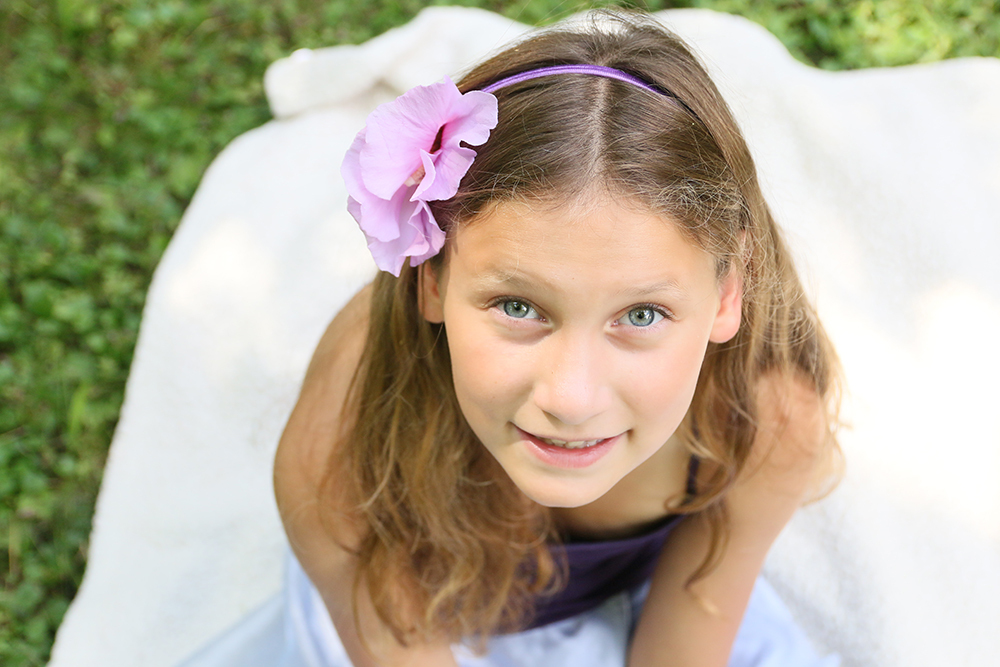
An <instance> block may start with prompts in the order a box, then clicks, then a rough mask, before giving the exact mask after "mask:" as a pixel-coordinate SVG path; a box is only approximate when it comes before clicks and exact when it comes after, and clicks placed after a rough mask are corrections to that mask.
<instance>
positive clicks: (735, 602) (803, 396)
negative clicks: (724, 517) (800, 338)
mask: <svg viewBox="0 0 1000 667" xmlns="http://www.w3.org/2000/svg"><path fill="white" fill-rule="evenodd" d="M758 392H759V393H758V414H759V421H760V423H759V426H758V432H757V438H756V440H755V441H754V448H753V452H752V454H751V459H750V461H749V462H748V464H747V466H746V468H745V470H744V472H743V473H742V474H741V476H740V479H738V480H737V482H736V484H735V485H734V487H733V488H732V490H731V491H730V492H729V494H728V495H727V496H726V499H727V503H728V509H729V542H728V546H727V548H726V551H725V554H724V555H723V557H722V560H721V562H720V563H719V565H718V567H717V568H716V569H715V570H713V571H712V572H711V573H710V574H709V575H708V576H706V577H705V578H704V579H701V580H699V581H698V582H696V583H695V584H694V585H692V586H691V588H690V590H689V589H687V588H686V587H685V584H686V583H687V580H688V578H689V577H690V576H691V574H692V573H693V572H694V571H695V570H696V569H697V567H698V566H699V565H700V563H701V561H702V559H703V558H704V556H705V554H706V553H707V552H708V545H709V530H708V525H707V522H705V521H704V520H703V519H702V518H701V517H699V516H697V515H695V516H692V517H689V518H688V519H685V520H684V521H683V522H682V523H681V524H680V525H679V526H678V527H677V528H676V529H675V531H674V533H673V534H672V535H671V537H670V539H669V540H668V541H667V544H666V546H665V548H664V550H663V552H662V553H661V555H660V559H659V562H658V564H657V569H656V571H655V573H654V574H653V582H652V586H651V589H650V593H649V597H648V599H647V600H646V604H645V607H644V608H643V612H642V617H641V619H640V620H639V624H638V627H637V628H636V633H635V637H634V639H633V642H632V646H631V648H630V651H629V659H628V665H629V667H656V666H660V665H662V666H666V665H670V667H682V666H690V667H714V666H717V667H724V666H725V665H726V664H727V662H728V660H729V654H730V651H731V650H732V645H733V642H734V640H735V638H736V632H737V630H738V629H739V626H740V622H741V621H742V618H743V612H744V611H745V610H746V606H747V603H748V601H749V599H750V593H751V592H752V591H753V586H754V582H755V581H756V579H757V576H758V575H759V573H760V569H761V567H762V566H763V564H764V558H765V557H766V556H767V552H768V550H769V549H770V548H771V544H772V543H773V542H774V540H775V539H776V538H777V536H778V534H779V533H780V532H781V530H782V528H784V526H785V524H786V523H788V520H789V519H790V518H791V516H792V514H793V513H794V512H795V510H796V509H797V508H798V507H799V506H800V505H801V504H802V502H803V499H804V498H806V497H807V495H808V493H809V492H810V491H811V490H812V485H813V484H814V481H815V480H816V477H817V471H818V470H820V469H821V468H822V466H821V463H822V462H823V459H824V457H823V454H824V452H825V451H826V447H825V443H826V435H827V433H826V426H825V422H824V415H825V410H824V407H823V405H822V403H821V401H820V399H819V397H818V396H817V395H816V393H815V392H814V391H813V390H812V388H811V387H809V386H807V385H806V384H805V383H804V382H802V381H800V380H798V379H795V378H781V377H766V378H764V379H762V380H761V382H760V384H759V386H758Z"/></svg>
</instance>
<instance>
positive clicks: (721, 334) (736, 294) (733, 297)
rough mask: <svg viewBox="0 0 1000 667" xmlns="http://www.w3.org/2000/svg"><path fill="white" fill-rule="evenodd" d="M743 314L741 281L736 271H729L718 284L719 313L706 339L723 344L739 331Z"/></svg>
mask: <svg viewBox="0 0 1000 667" xmlns="http://www.w3.org/2000/svg"><path fill="white" fill-rule="evenodd" d="M742 314H743V281H742V280H741V279H740V276H739V275H738V274H737V272H736V271H730V272H729V274H728V275H726V276H725V277H724V278H723V279H722V280H721V281H720V283H719V311H718V312H717V313H716V314H715V323H714V324H713V325H712V332H711V334H710V335H709V337H708V339H709V340H710V341H712V342H713V343H725V342H726V341H728V340H730V339H731V338H732V337H733V336H735V335H736V332H737V331H739V330H740V322H741V320H742Z"/></svg>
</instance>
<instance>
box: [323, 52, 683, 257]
mask: <svg viewBox="0 0 1000 667" xmlns="http://www.w3.org/2000/svg"><path fill="white" fill-rule="evenodd" d="M557 74H589V75H592V76H600V77H604V78H607V79H615V80H617V81H624V82H626V83H630V84H632V85H634V86H638V87H639V88H642V89H643V90H648V91H650V92H652V93H656V94H657V95H663V96H665V97H671V98H673V96H672V95H670V94H669V93H664V92H663V91H661V90H657V89H656V88H654V87H653V86H651V85H650V84H648V83H646V82H645V81H643V80H642V79H639V78H638V77H635V76H633V75H631V74H628V73H627V72H623V71H621V70H618V69H614V68H612V67H604V66H602V65H553V66H549V67H539V68H537V69H532V70H528V71H527V72H521V73H520V74H514V75H513V76H508V77H505V78H503V79H500V80H499V81H495V82H494V83H491V84H490V85H488V86H486V87H485V88H483V89H482V90H470V91H469V92H467V93H464V94H463V93H462V92H461V91H460V90H459V89H458V87H457V86H456V85H455V84H454V83H452V81H451V79H449V78H448V77H445V79H444V81H443V82H439V83H432V84H431V85H429V86H417V87H416V88H413V89H411V90H409V91H407V92H406V93H403V95H401V96H400V97H398V98H396V99H395V100H394V101H392V102H387V103H386V104H383V105H381V106H379V107H378V108H377V109H375V111H373V112H371V114H370V115H369V116H368V120H367V122H366V124H365V127H364V128H362V130H361V131H360V132H358V134H357V136H356V137H355V138H354V142H353V143H352V144H351V147H350V148H349V149H348V150H347V154H346V155H345V156H344V162H343V164H342V165H341V167H340V173H341V175H342V176H343V177H344V183H345V185H346V186H347V193H348V197H347V210H348V212H349V213H350V214H351V216H352V217H353V218H354V219H355V220H356V221H357V222H358V226H359V227H361V231H363V232H364V234H365V238H366V239H367V240H368V249H369V250H370V251H371V253H372V257H373V258H374V259H375V264H376V265H377V266H378V267H379V268H380V269H382V270H383V271H388V272H390V273H392V274H393V275H395V276H398V275H399V272H400V270H401V269H402V268H403V263H404V262H405V261H406V258H407V257H409V258H410V266H417V265H418V264H420V263H421V262H423V261H425V260H427V259H430V258H431V257H433V256H434V255H436V254H437V253H438V252H439V251H440V250H441V248H442V247H444V242H445V233H444V231H442V229H441V228H440V227H439V226H438V224H437V221H435V220H434V215H433V214H432V212H431V209H430V206H429V205H428V204H427V202H429V201H441V200H446V199H451V198H452V197H454V196H455V193H457V192H458V184H459V182H460V181H461V180H462V177H463V176H465V174H466V172H467V171H468V170H469V167H471V166H472V161H473V160H474V159H475V157H476V152H475V151H474V150H472V149H471V148H469V146H480V145H482V144H484V143H486V140H487V139H489V136H490V130H492V129H493V128H494V127H496V125H497V98H496V97H495V96H494V95H493V92H494V91H497V90H500V89H501V88H505V87H507V86H511V85H513V84H515V83H520V82H522V81H529V80H531V79H537V78H539V77H543V76H554V75H557ZM673 99H676V98H673ZM681 104H682V105H683V102H682V103H681ZM463 144H465V145H463Z"/></svg>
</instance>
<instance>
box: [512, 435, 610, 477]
mask: <svg viewBox="0 0 1000 667" xmlns="http://www.w3.org/2000/svg"><path fill="white" fill-rule="evenodd" d="M517 430H518V432H519V433H520V435H521V442H522V443H523V445H524V446H525V447H527V449H528V451H529V452H531V454H532V455H533V456H534V457H535V458H536V459H537V460H539V461H540V462H542V463H544V464H546V465H548V466H552V467H555V468H586V467H588V466H590V465H593V464H595V463H597V461H599V460H600V459H602V458H603V457H604V456H605V455H606V454H607V453H608V452H610V451H611V450H612V449H613V448H614V446H615V443H617V442H618V441H619V440H620V439H621V434H619V435H615V436H611V437H610V438H594V439H591V440H562V439H560V438H543V437H542V436H539V435H534V434H533V433H529V432H527V431H525V430H523V429H520V428H518V429H517Z"/></svg>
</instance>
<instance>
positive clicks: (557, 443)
mask: <svg viewBox="0 0 1000 667" xmlns="http://www.w3.org/2000/svg"><path fill="white" fill-rule="evenodd" d="M536 437H537V438H538V439H539V440H541V441H542V442H544V443H545V444H546V445H552V446H554V447H564V448H566V449H583V448H584V447H593V446H594V445H596V444H597V443H599V442H601V441H602V440H606V439H607V438H598V439H597V440H556V439H555V438H543V437H541V436H536Z"/></svg>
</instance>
